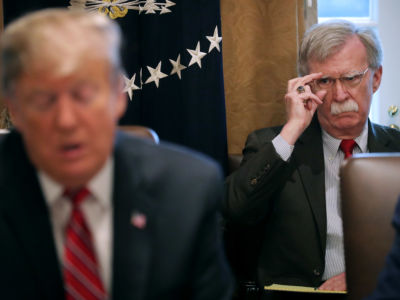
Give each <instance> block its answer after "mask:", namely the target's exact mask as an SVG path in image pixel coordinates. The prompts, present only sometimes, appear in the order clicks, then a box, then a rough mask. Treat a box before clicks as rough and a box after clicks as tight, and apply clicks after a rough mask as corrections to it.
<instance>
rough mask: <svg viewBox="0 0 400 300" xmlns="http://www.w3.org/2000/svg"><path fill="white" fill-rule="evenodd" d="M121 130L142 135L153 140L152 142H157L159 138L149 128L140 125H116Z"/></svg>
mask: <svg viewBox="0 0 400 300" xmlns="http://www.w3.org/2000/svg"><path fill="white" fill-rule="evenodd" d="M118 128H119V129H121V130H122V131H125V132H128V133H131V134H134V135H137V136H140V137H143V138H148V139H151V140H153V141H154V143H156V144H158V143H159V142H160V138H159V137H158V134H157V133H156V132H155V131H154V130H153V129H151V128H149V127H146V126H141V125H120V126H118Z"/></svg>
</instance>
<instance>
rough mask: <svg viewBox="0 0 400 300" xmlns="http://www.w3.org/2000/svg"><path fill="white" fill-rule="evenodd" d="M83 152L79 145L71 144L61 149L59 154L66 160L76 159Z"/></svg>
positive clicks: (81, 146)
mask: <svg viewBox="0 0 400 300" xmlns="http://www.w3.org/2000/svg"><path fill="white" fill-rule="evenodd" d="M82 150H83V145H82V144H80V143H71V144H67V145H63V146H62V147H61V154H62V155H63V156H64V157H65V158H67V159H73V158H77V157H78V156H79V155H80V154H81V152H82Z"/></svg>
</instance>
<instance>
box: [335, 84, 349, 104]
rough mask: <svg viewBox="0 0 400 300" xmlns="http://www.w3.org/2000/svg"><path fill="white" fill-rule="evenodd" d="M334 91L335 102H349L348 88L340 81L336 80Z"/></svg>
mask: <svg viewBox="0 0 400 300" xmlns="http://www.w3.org/2000/svg"><path fill="white" fill-rule="evenodd" d="M332 90H333V99H334V100H335V101H338V102H341V101H345V100H347V98H348V96H349V94H348V93H347V90H346V87H345V86H344V85H343V83H342V82H341V81H340V80H339V79H336V80H335V84H334V85H333V87H332Z"/></svg>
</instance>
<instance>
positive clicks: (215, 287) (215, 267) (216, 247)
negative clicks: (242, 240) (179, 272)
mask: <svg viewBox="0 0 400 300" xmlns="http://www.w3.org/2000/svg"><path fill="white" fill-rule="evenodd" d="M216 173H217V172H216ZM216 173H215V174H213V175H211V176H208V178H206V179H205V180H206V181H209V184H207V185H206V186H208V187H209V189H207V190H206V195H205V197H206V199H207V207H206V209H205V212H204V214H203V217H202V220H201V222H200V227H199V231H198V235H197V239H196V243H195V249H196V251H195V254H194V259H195V263H194V273H193V276H194V279H193V280H192V283H193V284H192V289H193V292H192V295H193V297H192V299H196V300H209V299H221V300H222V299H224V300H225V299H226V300H230V299H231V297H232V290H233V282H232V276H231V272H230V268H229V266H228V263H227V260H226V257H225V253H224V249H223V245H222V237H221V227H220V215H219V213H218V212H219V211H220V204H221V201H222V178H221V176H220V175H218V176H216V175H217V174H216Z"/></svg>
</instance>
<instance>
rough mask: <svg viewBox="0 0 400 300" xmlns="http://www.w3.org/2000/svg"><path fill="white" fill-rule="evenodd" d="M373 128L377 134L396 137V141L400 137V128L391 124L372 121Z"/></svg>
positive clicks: (391, 137) (390, 137)
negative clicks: (390, 125) (386, 124)
mask: <svg viewBox="0 0 400 300" xmlns="http://www.w3.org/2000/svg"><path fill="white" fill-rule="evenodd" d="M371 125H372V128H373V130H374V131H375V132H376V133H377V134H382V135H384V136H386V137H387V138H389V139H395V140H396V141H397V140H399V138H400V130H398V129H395V128H391V127H389V126H385V125H380V124H376V123H371Z"/></svg>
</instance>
